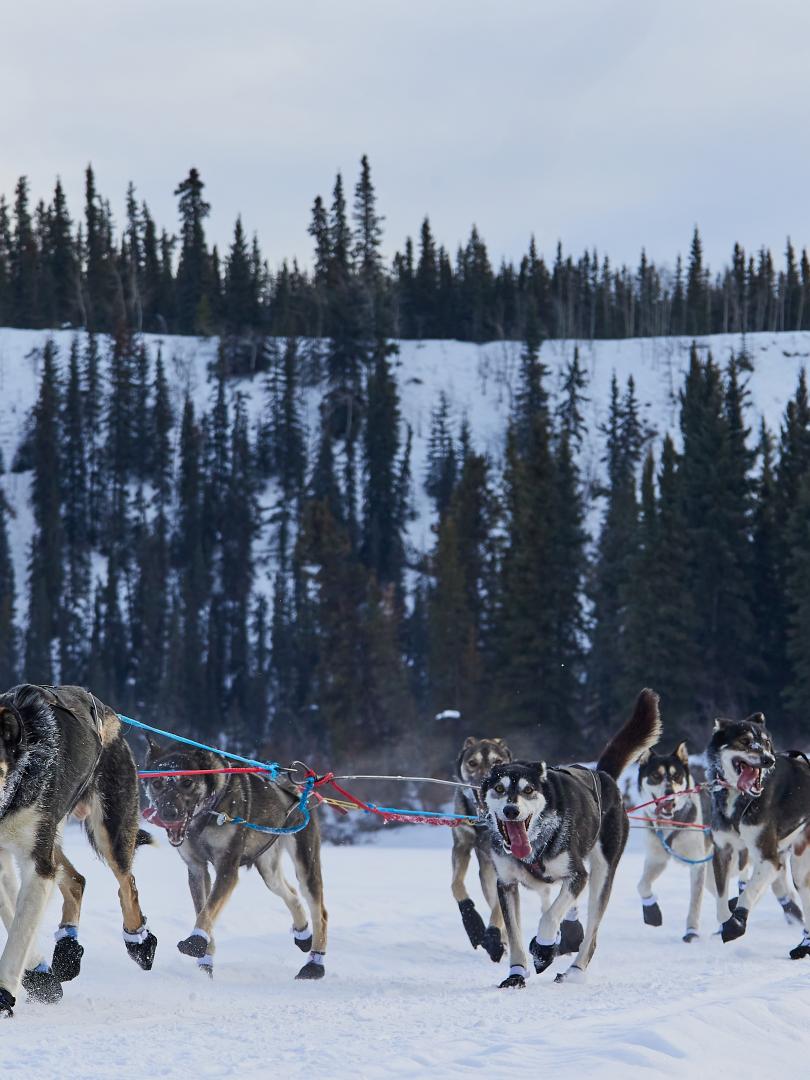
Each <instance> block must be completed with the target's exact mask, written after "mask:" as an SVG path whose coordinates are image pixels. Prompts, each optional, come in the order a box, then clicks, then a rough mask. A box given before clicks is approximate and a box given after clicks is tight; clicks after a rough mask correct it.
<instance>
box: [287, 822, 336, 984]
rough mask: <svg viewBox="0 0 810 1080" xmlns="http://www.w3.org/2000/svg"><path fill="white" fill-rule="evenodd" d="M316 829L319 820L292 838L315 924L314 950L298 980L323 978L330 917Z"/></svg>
mask: <svg viewBox="0 0 810 1080" xmlns="http://www.w3.org/2000/svg"><path fill="white" fill-rule="evenodd" d="M317 826H318V823H317V821H313V822H312V823H311V824H310V825H309V826H308V827H307V828H306V829H304V831H303V832H300V833H296V834H295V835H294V836H293V840H294V841H295V845H294V853H293V862H294V864H295V875H296V877H297V878H298V885H299V887H300V889H301V892H302V893H303V894H304V899H305V900H306V902H307V907H308V908H309V916H310V920H311V925H312V951H311V952H310V954H309V960H308V961H307V962H306V964H304V966H303V967H302V968H301V970H300V971H299V972H298V974H297V975H296V976H295V977H296V979H322V978H323V976H324V963H323V961H324V956H325V954H326V928H327V920H328V916H327V913H326V908H325V906H324V901H323V876H322V874H321V834H320V832H319V830H318V827H317Z"/></svg>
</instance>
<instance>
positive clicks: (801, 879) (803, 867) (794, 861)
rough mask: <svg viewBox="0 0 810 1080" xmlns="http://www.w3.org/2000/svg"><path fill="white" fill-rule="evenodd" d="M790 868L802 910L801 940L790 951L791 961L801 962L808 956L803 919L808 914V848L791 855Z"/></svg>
mask: <svg viewBox="0 0 810 1080" xmlns="http://www.w3.org/2000/svg"><path fill="white" fill-rule="evenodd" d="M790 866H791V870H792V872H793V880H794V881H795V883H796V888H797V889H798V890H799V899H800V900H801V905H802V909H803V912H804V914H803V917H802V921H803V924H804V925H803V933H802V940H801V941H800V942H799V944H798V945H797V946H796V948H795V949H791V950H790V958H791V960H802V959H803V958H804V957H805V956H810V934H808V932H807V923H806V922H804V919H805V918H806V917H807V915H808V914H810V848H803V849H800V851H799V852H798V853H796V852H794V853H793V854H792V855H791V859H790Z"/></svg>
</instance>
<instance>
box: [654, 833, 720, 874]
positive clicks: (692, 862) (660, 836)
mask: <svg viewBox="0 0 810 1080" xmlns="http://www.w3.org/2000/svg"><path fill="white" fill-rule="evenodd" d="M654 831H655V835H656V836H657V837H658V839H659V840H660V841H661V846H662V847H663V849H664V851H666V852H667V853H668V854H669V855H671V856H672V858H673V859H677V860H678V862H682V863H686V865H687V866H700V865H701V864H702V863H707V862H709V860H710V859H713V858H714V852H713V851H710V852H709V854H708V855H707V856H706V858H705V859H687V857H686V856H685V855H679V854H678V852H677V851H675V850H673V848H672V846H671V845H670V844H668V843H667V839H666V837H665V836H664V830H663V829H655V830H654ZM703 831H704V832H709V831H710V830H709V827H708V826H706V825H704V827H703Z"/></svg>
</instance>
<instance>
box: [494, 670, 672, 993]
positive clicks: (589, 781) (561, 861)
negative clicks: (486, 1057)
mask: <svg viewBox="0 0 810 1080" xmlns="http://www.w3.org/2000/svg"><path fill="white" fill-rule="evenodd" d="M660 734H661V719H660V716H659V712H658V695H657V694H656V693H654V692H653V691H652V690H642V691H641V693H640V694H639V697H638V700H637V701H636V705H635V709H634V711H633V714H632V716H631V717H630V719H629V720H628V721H627V723H626V724H625V725H624V727H623V728H622V729H621V730H620V731H619V732H618V734H617V735H616V736H614V738H613V739H611V741H610V742H609V743H608V744H607V746H606V747H605V749H604V750H603V751H602V754H601V756H600V758H599V760H598V762H597V764H596V769H595V770H592V769H588V768H585V767H584V766H578V765H575V766H570V767H551V768H549V767H548V766H547V765H546V763H545V762H544V761H538V762H534V763H526V762H514V763H512V764H507V765H498V766H496V767H495V768H494V769H493V770H492V772H491V773H490V774H489V775H488V776H487V777H486V779H485V780H484V782H483V784H482V785H481V796H482V800H483V803H484V806H485V808H486V812H487V820H488V823H489V826H490V835H491V838H492V851H493V858H494V860H495V869H496V871H497V874H498V894H499V896H500V901H501V907H502V909H503V914H504V921H505V923H506V933H507V938H508V940H509V962H510V965H511V967H510V972H509V976H508V978H506V979H505V980H504V981H503V982H502V983H501V984H500V986H501V988H512V987H523V986H525V985H526V976H527V974H528V957H527V955H526V952H525V949H524V946H523V934H522V930H521V924H520V897H519V894H518V886H519V885H523V886H524V887H526V888H529V889H532V890H537V891H541V892H542V891H544V890H545V887H546V886H548V885H553V884H558V883H559V886H560V889H559V893H558V895H557V897H556V898H555V899H554V901H553V902H552V903H551V905H550V906H549V907H548V909H547V910H545V911H544V912H543V915H542V917H541V919H540V923H539V926H538V928H537V934H536V936H535V937H534V938H533V939H532V942H531V945H530V946H529V948H530V950H531V953H532V956H533V958H534V968H535V971H537V972H538V973H539V972H541V971H545V970H546V968H547V967H549V965H550V964H551V963H552V962H553V960H554V958H555V956H557V955H558V952H559V941H560V923H561V922H562V918H563V916H564V915H565V913H566V912H567V911H568V910H569V909H570V907H571V906H572V905H573V904H576V902H577V900H578V898H579V896H580V895H581V894H582V891H583V889H584V888H585V885H586V884H588V883H589V884H590V888H589V894H588V918H587V925H586V928H585V937H584V940H583V942H582V945H581V947H580V949H579V952H578V953H577V956H576V957H575V959H574V962H573V963H572V964H571V966H570V967H569V969H568V971H567V972H565V973H561V974H559V975H558V976H557V978H556V980H555V981H556V982H562V981H563V980H564V979H566V978H574V977H580V978H581V977H583V976H584V973H585V970H586V969H587V967H588V964H589V963H590V960H591V957H592V956H593V953H594V949H595V948H596V935H597V931H598V929H599V924H600V922H601V921H602V916H603V915H604V913H605V908H606V906H607V902H608V900H609V898H610V891H611V888H612V885H613V877H614V875H615V873H616V867H617V865H618V863H619V859H620V857H621V854H622V852H623V851H624V846H625V844H626V842H627V833H628V828H629V826H628V821H627V813H626V811H625V809H624V804H623V803H622V797H621V793H620V791H619V787H618V785H617V783H616V780H617V778H618V777H619V775H620V774H621V773H622V772H623V771H624V769H625V768H626V767H627V766H628V765H629V764H630V763H631V762H633V761H635V760H637V759H638V757H639V756H640V755H641V754H642V753H643V752H644V751H645V750H648V749H650V747H651V746H653V745H654V744H655V743H656V742H657V741H658V738H659V736H660Z"/></svg>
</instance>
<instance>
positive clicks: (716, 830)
mask: <svg viewBox="0 0 810 1080" xmlns="http://www.w3.org/2000/svg"><path fill="white" fill-rule="evenodd" d="M706 761H707V766H708V768H707V775H708V777H709V779H710V780H711V781H713V782H714V790H713V792H712V837H713V839H714V845H715V848H714V859H713V871H714V881H715V885H716V888H717V918H718V921H719V922H720V924H721V935H722V938H723V941H734V939H735V938H738V937H742V935H743V934H744V933H745V930H746V925H747V921H748V915H749V913H750V911H751V910H752V908H753V907H754V905H755V904H756V903H757V901H758V900H759V899H760V898H761V896H762V894H763V893H764V892H765V890H766V889H767V888H768V886H769V885H772V884H773V882H774V880H775V879H777V878H778V876H779V875H780V874H781V873H783V872H784V868H785V864H786V862H787V860H788V859H789V860H790V869H791V872H792V875H793V880H794V882H795V883H796V888H797V889H798V892H799V900H800V903H801V908H802V910H803V913H804V918H805V919H806V917H807V914H808V912H809V911H810V827H809V826H810V764H808V761H807V759H806V758H805V757H804V755H798V754H796V755H793V754H787V755H784V754H781V755H779V756H777V755H776V754H775V753H774V748H773V742H772V740H771V736H770V733H769V732H768V730H767V728H766V727H765V717H764V716H763V715H762V713H754V714H753V715H752V716H749V717H748V719H747V720H716V721H715V725H714V733H713V734H712V738H711V741H710V742H709V746H708V749H707V751H706ZM744 851H747V853H748V858H749V859H750V862H751V866H752V872H751V879H750V881H749V882H748V885H747V886H746V888H745V891H744V892H743V893H742V894H741V895H740V896H739V897H738V898H737V899H736V903H735V904H734V907H733V910H732V906H731V905H730V904H729V901H728V886H729V878H730V877H731V871H732V869H733V868H735V866H736V862H735V859H734V856H735V855H736V856H738V857H739V853H740V852H744ZM783 906H784V905H783ZM804 925H805V927H806V925H807V924H806V922H805V923H804ZM790 955H791V956H792V957H793V958H794V959H800V958H801V957H803V956H808V955H810V937H808V933H807V930H806V929H805V930H804V934H803V937H802V940H801V942H800V943H799V945H798V946H797V947H796V948H795V949H793V950H792V951H791V954H790Z"/></svg>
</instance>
